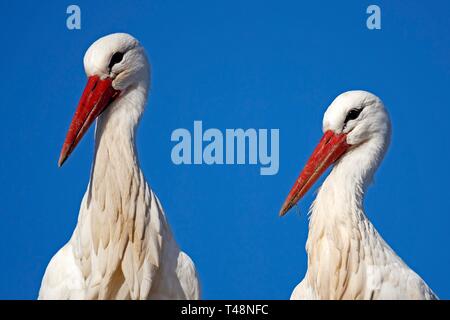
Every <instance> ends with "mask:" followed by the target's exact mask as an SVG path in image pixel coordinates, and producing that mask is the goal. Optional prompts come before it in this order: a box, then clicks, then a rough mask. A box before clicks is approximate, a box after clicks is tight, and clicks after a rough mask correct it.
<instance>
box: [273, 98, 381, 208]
mask: <svg viewBox="0 0 450 320" xmlns="http://www.w3.org/2000/svg"><path fill="white" fill-rule="evenodd" d="M323 132H324V135H323V137H322V139H321V140H320V142H319V144H318V145H317V147H316V148H315V150H314V152H313V154H312V155H311V157H310V158H309V160H308V162H307V163H306V165H305V167H304V168H303V170H302V172H301V173H300V175H299V177H298V178H297V181H296V182H295V184H294V186H293V188H292V189H291V191H290V192H289V195H288V197H287V199H286V201H285V202H284V204H283V206H282V208H281V210H280V216H282V215H284V214H285V213H286V212H288V211H289V209H291V208H292V207H293V206H294V205H295V204H296V203H297V202H298V201H299V200H300V199H301V198H302V197H303V196H304V195H305V194H306V192H307V191H308V190H309V189H310V188H311V187H312V185H313V184H314V183H315V182H316V181H317V179H318V178H319V177H320V176H321V175H322V174H323V173H324V172H325V170H326V169H327V168H328V167H329V166H331V165H332V164H334V163H335V162H336V161H338V160H340V159H341V158H344V157H345V155H346V154H349V153H351V152H357V150H360V151H361V152H364V150H363V149H364V148H363V146H364V145H375V146H379V147H380V148H383V147H385V146H386V145H387V143H388V141H389V137H390V120H389V116H388V113H387V112H386V109H385V108H384V105H383V103H382V102H381V100H380V99H379V98H378V97H377V96H375V95H373V94H372V93H369V92H367V91H360V90H357V91H348V92H345V93H342V94H341V95H339V96H338V97H337V98H336V99H335V100H334V101H333V102H332V103H331V105H330V106H329V107H328V109H327V111H326V112H325V115H324V117H323ZM380 151H381V150H380ZM343 160H344V159H342V161H343Z"/></svg>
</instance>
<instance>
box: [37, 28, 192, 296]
mask: <svg viewBox="0 0 450 320" xmlns="http://www.w3.org/2000/svg"><path fill="white" fill-rule="evenodd" d="M84 68H85V71H86V74H87V77H88V82H87V85H86V88H85V89H84V92H83V95H82V97H81V99H80V102H79V105H78V108H77V110H76V112H75V115H74V117H73V120H72V123H71V125H70V128H69V131H68V133H67V137H66V140H65V142H64V145H63V148H62V151H61V156H60V159H59V162H58V165H59V166H61V165H62V164H63V163H64V161H65V160H66V159H67V157H68V156H69V155H70V153H71V152H72V151H73V150H74V148H75V147H76V145H77V143H78V142H79V141H80V140H81V138H82V137H83V135H84V134H85V132H86V131H87V130H88V128H89V126H90V125H91V124H92V123H93V122H94V120H95V119H98V120H97V125H96V131H95V155H94V162H93V165H92V170H91V177H90V182H89V185H88V187H87V191H86V193H85V195H84V197H83V200H82V203H81V208H80V212H79V217H78V224H77V226H76V228H75V231H74V233H73V235H72V237H71V239H70V240H69V242H68V243H67V244H66V245H65V246H64V247H62V248H61V249H60V250H59V251H58V253H57V254H56V255H55V256H54V257H53V258H52V259H51V261H50V263H49V265H48V267H47V269H46V271H45V275H44V278H43V280H42V284H41V289H40V292H39V299H198V298H199V296H200V288H199V281H198V277H197V273H196V270H195V267H194V264H193V262H192V260H191V259H190V258H189V256H187V255H186V254H185V253H184V252H182V251H180V249H179V247H178V245H177V243H176V242H175V240H174V238H173V236H172V232H171V230H170V227H169V225H168V223H167V221H166V218H165V215H164V211H163V209H162V207H161V204H160V202H159V200H158V198H157V197H156V195H155V194H154V193H153V191H152V190H151V189H150V187H149V186H148V184H147V182H146V181H145V178H144V175H143V173H142V171H141V169H140V168H139V161H138V158H137V154H136V146H135V133H136V127H137V125H138V123H139V119H140V117H141V114H142V113H143V111H144V106H145V104H146V100H147V93H148V89H149V85H150V66H149V63H148V61H147V58H146V54H145V52H144V48H143V47H142V46H141V45H140V44H139V42H138V41H137V40H136V39H134V38H133V37H132V36H130V35H128V34H124V33H116V34H111V35H108V36H105V37H103V38H100V39H99V40H97V41H96V42H95V43H94V44H92V45H91V47H90V48H89V49H88V50H87V52H86V54H85V56H84Z"/></svg>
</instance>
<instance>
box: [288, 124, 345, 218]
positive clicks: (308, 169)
mask: <svg viewBox="0 0 450 320" xmlns="http://www.w3.org/2000/svg"><path fill="white" fill-rule="evenodd" d="M346 138H347V136H346V134H343V133H342V134H335V133H334V132H333V131H331V130H329V131H327V132H325V134H324V135H323V137H322V139H321V140H320V142H319V144H318V145H317V147H316V149H315V150H314V152H313V154H312V155H311V157H310V158H309V160H308V162H307V163H306V165H305V167H304V168H303V170H302V172H301V173H300V175H299V177H298V178H297V181H296V182H295V184H294V186H293V187H292V189H291V191H290V192H289V195H288V197H287V198H286V201H285V202H284V204H283V207H281V210H280V216H283V215H285V214H286V212H288V211H289V209H291V208H292V207H293V206H295V205H296V204H297V202H298V201H299V200H300V199H301V198H302V197H303V196H304V195H305V194H306V192H308V190H309V189H310V188H311V187H312V185H313V184H314V183H315V182H316V181H317V179H319V177H320V176H321V175H322V174H323V173H324V171H325V170H326V169H327V168H328V167H329V166H330V165H332V164H333V163H334V162H335V161H336V160H337V159H339V158H340V157H341V156H342V155H343V154H344V153H345V152H346V151H347V150H348V148H349V147H350V145H348V144H347V139H346Z"/></svg>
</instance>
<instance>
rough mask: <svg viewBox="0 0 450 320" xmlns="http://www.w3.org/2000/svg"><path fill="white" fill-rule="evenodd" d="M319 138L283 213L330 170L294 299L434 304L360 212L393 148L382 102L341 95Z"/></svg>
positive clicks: (352, 94) (316, 205)
mask: <svg viewBox="0 0 450 320" xmlns="http://www.w3.org/2000/svg"><path fill="white" fill-rule="evenodd" d="M323 131H324V133H325V135H324V138H323V140H322V141H321V143H320V144H319V146H318V148H317V149H316V150H315V152H314V155H313V156H312V157H311V158H310V161H309V162H308V164H307V165H306V166H305V169H304V170H303V172H302V174H301V175H300V177H299V179H298V181H297V182H296V184H295V186H294V188H293V190H292V191H291V193H290V195H289V197H288V199H287V200H286V202H285V204H284V206H283V208H282V210H281V212H280V213H281V214H284V213H285V212H287V210H289V208H291V207H292V206H293V205H294V204H295V203H296V202H297V201H298V200H299V199H300V198H301V196H302V195H304V194H305V193H306V191H307V190H308V189H309V187H311V185H312V184H313V183H314V181H316V179H317V178H318V176H320V174H321V173H322V172H324V171H325V169H326V167H327V166H328V165H331V164H333V163H334V167H333V169H332V171H331V172H330V174H329V175H328V177H327V178H326V179H325V181H324V183H323V184H322V186H321V188H320V190H319V192H318V194H317V197H316V199H315V201H314V203H313V205H312V207H311V213H310V223H309V234H308V240H307V243H306V251H307V254H308V270H307V272H306V275H305V278H304V279H303V280H302V281H301V282H300V284H299V285H298V286H297V287H296V288H295V290H294V292H293V293H292V296H291V299H437V296H436V295H435V294H434V293H433V291H432V290H431V289H430V288H429V287H428V286H427V284H426V283H425V282H424V281H423V280H422V279H421V278H420V277H419V276H418V275H417V274H416V273H415V272H414V271H413V270H411V269H410V268H409V267H408V266H407V265H406V264H405V263H404V262H403V261H402V259H401V258H400V257H399V256H397V254H396V253H395V252H394V251H393V250H392V249H391V248H390V247H389V245H388V244H387V243H386V242H385V241H384V240H383V238H382V237H381V236H380V234H379V233H378V232H377V230H376V229H375V227H374V226H373V225H372V223H371V222H370V221H369V219H368V218H367V216H366V214H365V212H364V207H363V202H364V192H365V190H366V188H367V186H368V185H369V184H370V182H371V181H372V177H373V174H374V172H375V170H376V169H377V168H378V166H379V164H380V162H381V160H382V158H383V157H384V154H385V152H386V150H387V147H388V145H389V141H390V120H389V116H388V114H387V112H386V110H385V108H384V105H383V103H382V102H381V100H380V99H379V98H378V97H376V96H374V95H373V94H371V93H368V92H365V91H350V92H346V93H343V94H342V95H340V96H338V97H337V98H336V99H335V100H334V101H333V103H332V104H331V105H330V106H329V108H328V109H327V111H326V113H325V115H324V119H323ZM327 139H328V140H327ZM339 148H341V149H339ZM319 149H320V150H319ZM336 150H340V151H336Z"/></svg>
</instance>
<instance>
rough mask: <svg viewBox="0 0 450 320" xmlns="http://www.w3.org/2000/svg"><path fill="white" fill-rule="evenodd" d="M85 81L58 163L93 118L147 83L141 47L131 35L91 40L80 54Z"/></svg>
mask: <svg viewBox="0 0 450 320" xmlns="http://www.w3.org/2000/svg"><path fill="white" fill-rule="evenodd" d="M84 70H85V72H86V75H87V77H88V81H87V85H86V87H85V89H84V91H83V94H82V96H81V99H80V101H79V103H78V107H77V110H76V111H75V115H74V116H73V119H72V123H71V124H70V127H69V131H68V132H67V136H66V140H65V142H64V145H63V147H62V150H61V154H60V157H59V161H58V165H59V166H62V164H63V163H64V161H66V159H67V158H68V157H69V155H70V154H71V153H72V151H73V150H74V149H75V147H76V146H77V144H78V142H79V141H80V140H81V139H82V137H83V135H84V134H85V133H86V131H87V130H88V129H89V127H90V126H91V124H92V123H93V122H94V121H95V119H96V118H97V117H98V116H99V115H100V114H101V113H102V112H103V111H105V110H106V109H107V108H108V107H109V106H110V105H111V104H112V103H113V102H114V101H115V100H117V99H120V97H121V96H122V95H123V94H124V93H126V92H127V90H129V89H130V88H132V87H135V86H136V85H143V86H145V87H148V85H149V81H150V68H149V63H148V60H147V57H146V55H145V52H144V48H143V47H142V46H141V45H140V44H139V42H138V41H137V40H136V39H135V38H133V37H132V36H131V35H129V34H126V33H114V34H110V35H107V36H105V37H102V38H100V39H98V40H97V41H95V42H94V43H93V44H92V45H91V46H90V47H89V49H88V50H87V51H86V54H85V56H84Z"/></svg>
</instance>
